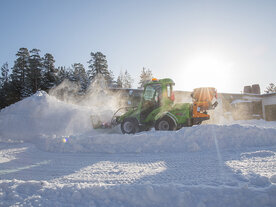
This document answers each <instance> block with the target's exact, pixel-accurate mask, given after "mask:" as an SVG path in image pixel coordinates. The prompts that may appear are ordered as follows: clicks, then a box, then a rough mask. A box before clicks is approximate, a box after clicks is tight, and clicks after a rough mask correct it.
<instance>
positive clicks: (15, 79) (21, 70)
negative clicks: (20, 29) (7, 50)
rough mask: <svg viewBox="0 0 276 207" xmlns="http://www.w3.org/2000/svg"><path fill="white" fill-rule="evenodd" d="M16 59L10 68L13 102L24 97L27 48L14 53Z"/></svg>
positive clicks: (27, 58) (27, 66)
mask: <svg viewBox="0 0 276 207" xmlns="http://www.w3.org/2000/svg"><path fill="white" fill-rule="evenodd" d="M16 57H17V59H16V60H15V62H14V66H13V68H12V74H11V79H12V88H11V90H12V97H13V98H14V101H15V102H16V101H19V100H21V99H22V98H24V97H26V89H27V84H26V76H27V71H28V70H29V57H30V54H29V51H28V49H27V48H20V49H19V51H18V52H17V53H16Z"/></svg>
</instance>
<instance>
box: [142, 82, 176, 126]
mask: <svg viewBox="0 0 276 207" xmlns="http://www.w3.org/2000/svg"><path fill="white" fill-rule="evenodd" d="M173 85H174V82H173V81H172V80H171V79H161V80H153V81H152V82H150V83H148V84H146V85H145V88H144V93H143V96H142V101H141V114H140V119H141V121H143V120H145V119H146V118H147V117H148V115H149V114H150V113H151V112H152V111H154V110H155V109H157V108H160V107H164V106H166V105H170V104H173V101H174V94H173V89H172V87H173Z"/></svg>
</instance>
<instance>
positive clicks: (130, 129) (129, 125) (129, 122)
mask: <svg viewBox="0 0 276 207" xmlns="http://www.w3.org/2000/svg"><path fill="white" fill-rule="evenodd" d="M121 131H122V133H123V134H135V133H137V132H139V123H138V121H137V119H135V118H125V119H124V121H123V122H122V124H121Z"/></svg>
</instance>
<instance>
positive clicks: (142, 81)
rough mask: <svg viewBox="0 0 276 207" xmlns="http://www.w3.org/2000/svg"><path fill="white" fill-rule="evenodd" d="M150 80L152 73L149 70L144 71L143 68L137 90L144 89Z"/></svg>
mask: <svg viewBox="0 0 276 207" xmlns="http://www.w3.org/2000/svg"><path fill="white" fill-rule="evenodd" d="M151 79H152V72H151V70H150V69H146V68H144V67H143V69H142V72H141V75H140V82H139V85H140V86H139V88H144V85H145V84H146V83H148V82H150V81H151Z"/></svg>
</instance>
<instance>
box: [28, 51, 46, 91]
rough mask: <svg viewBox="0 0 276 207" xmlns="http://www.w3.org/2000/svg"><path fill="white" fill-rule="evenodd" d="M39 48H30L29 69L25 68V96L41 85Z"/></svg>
mask: <svg viewBox="0 0 276 207" xmlns="http://www.w3.org/2000/svg"><path fill="white" fill-rule="evenodd" d="M39 52H40V50H39V49H32V50H31V51H30V54H31V56H30V58H29V70H27V76H26V78H27V79H26V80H27V86H28V88H27V94H26V95H27V96H30V95H31V94H34V93H36V92H37V91H38V90H40V89H41V85H42V58H41V57H40V55H39Z"/></svg>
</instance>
